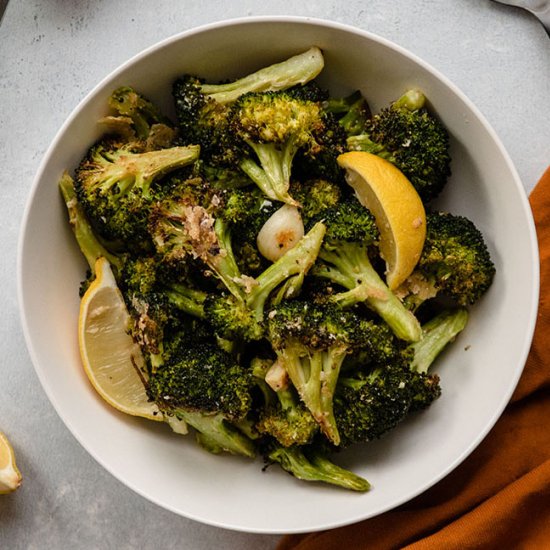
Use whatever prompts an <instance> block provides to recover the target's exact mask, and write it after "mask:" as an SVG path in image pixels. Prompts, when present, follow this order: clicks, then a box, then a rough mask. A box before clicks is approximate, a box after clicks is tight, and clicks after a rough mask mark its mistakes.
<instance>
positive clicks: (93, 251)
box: [59, 172, 122, 276]
mask: <svg viewBox="0 0 550 550" xmlns="http://www.w3.org/2000/svg"><path fill="white" fill-rule="evenodd" d="M59 189H60V191H61V195H62V196H63V199H64V201H65V205H66V207H67V211H68V213H69V223H70V225H71V228H72V230H73V232H74V235H75V238H76V241H77V243H78V246H79V248H80V250H81V252H82V254H83V255H84V257H85V258H86V261H87V262H88V265H89V266H90V270H91V272H92V275H94V276H95V264H96V260H97V259H98V258H100V257H104V258H106V259H107V260H108V262H109V263H110V264H111V265H112V266H113V267H114V268H115V269H116V270H120V269H121V268H122V261H121V259H120V258H119V257H118V256H115V255H114V254H111V253H110V252H109V251H108V250H107V249H106V248H105V247H104V246H103V245H102V244H101V242H100V241H99V240H98V238H97V236H96V235H95V233H94V231H93V229H92V226H91V225H90V222H89V221H88V219H87V218H86V215H85V214H84V211H83V209H82V207H81V206H80V204H79V203H78V199H77V197H76V193H75V189H74V181H73V179H72V178H71V176H70V175H69V174H68V173H67V172H65V173H64V174H63V175H62V177H61V179H60V180H59Z"/></svg>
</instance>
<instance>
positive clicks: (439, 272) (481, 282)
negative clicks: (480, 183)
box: [397, 212, 496, 310]
mask: <svg viewBox="0 0 550 550" xmlns="http://www.w3.org/2000/svg"><path fill="white" fill-rule="evenodd" d="M495 271H496V270H495V266H494V264H493V261H492V259H491V255H490V252H489V250H488V248H487V245H486V244H485V241H484V239H483V235H482V233H481V232H480V231H479V229H478V228H477V227H476V226H475V225H474V223H473V222H472V221H470V220H469V219H467V218H465V217H464V216H457V215H453V214H449V213H444V212H429V213H428V214H427V217H426V240H425V243H424V249H423V250H422V254H421V256H420V260H419V261H418V264H417V266H416V268H415V270H414V272H413V273H412V275H411V276H410V277H409V279H408V280H407V281H405V283H404V284H403V286H402V288H399V289H398V290H397V292H398V293H399V294H401V295H402V296H403V300H404V302H405V303H406V304H407V305H408V307H410V308H411V309H412V310H415V309H418V307H420V305H422V303H424V302H425V301H426V300H427V299H429V298H433V297H435V296H437V295H445V296H447V297H449V298H451V299H452V300H453V301H454V302H455V303H456V304H458V305H460V306H469V305H473V304H475V303H476V302H477V301H478V300H479V299H480V298H481V297H482V296H483V295H484V294H485V292H487V290H488V289H489V287H490V286H491V284H492V282H493V278H494V275H495Z"/></svg>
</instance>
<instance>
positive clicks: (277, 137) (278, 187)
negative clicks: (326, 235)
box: [229, 90, 341, 205]
mask: <svg viewBox="0 0 550 550" xmlns="http://www.w3.org/2000/svg"><path fill="white" fill-rule="evenodd" d="M229 116H230V130H231V133H232V135H233V136H234V137H235V139H236V140H237V142H239V143H242V144H246V146H248V148H249V150H250V153H249V154H246V151H247V149H246V148H244V150H245V158H244V159H243V160H242V161H241V162H240V163H239V166H240V167H241V169H242V170H243V171H244V172H246V174H247V175H248V176H249V177H250V179H251V180H252V181H254V183H256V185H258V187H259V188H260V189H261V190H262V191H263V192H264V194H265V195H266V196H267V197H269V198H270V199H272V200H277V201H281V202H285V203H288V204H293V205H297V204H298V203H297V201H296V200H294V199H293V198H292V197H291V196H290V194H289V192H288V190H289V186H290V177H291V173H292V163H293V160H294V157H295V156H296V154H297V153H298V151H299V150H300V149H304V150H305V152H306V155H309V156H313V157H315V156H316V155H317V154H318V152H319V151H320V150H322V148H323V146H322V144H320V143H319V140H320V137H321V136H322V135H323V134H325V132H326V129H327V124H326V121H325V118H326V117H325V116H324V111H323V107H322V104H321V102H317V101H310V100H305V99H303V97H301V96H300V95H299V94H294V93H292V90H285V91H277V92H261V93H249V94H246V95H244V96H241V97H240V98H239V99H238V100H237V101H236V102H235V104H234V105H233V106H232V107H231V113H230V115H229ZM340 152H341V151H340ZM336 156H337V155H335V156H334V159H336Z"/></svg>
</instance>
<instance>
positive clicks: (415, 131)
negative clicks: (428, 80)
mask: <svg viewBox="0 0 550 550" xmlns="http://www.w3.org/2000/svg"><path fill="white" fill-rule="evenodd" d="M425 103H426V97H425V96H424V94H423V93H421V92H419V91H418V90H409V91H407V92H406V93H405V94H403V95H402V96H401V97H400V98H399V99H398V100H397V101H394V102H393V103H392V104H391V105H390V106H389V107H386V108H384V109H382V110H381V111H380V112H379V113H378V114H376V115H374V116H373V117H372V118H371V119H369V120H368V122H367V124H366V125H365V129H364V131H363V132H361V133H359V134H357V135H353V136H350V137H349V138H348V140H347V142H348V148H349V149H351V150H356V151H368V152H369V153H375V154H377V155H379V156H381V157H383V158H385V159H387V160H389V161H390V162H392V163H393V164H395V165H396V166H397V168H399V169H400V170H401V171H402V172H403V174H405V176H406V177H407V178H408V179H409V180H410V182H411V183H412V185H413V186H414V187H415V189H416V190H417V192H418V194H419V195H420V197H421V198H422V200H423V201H424V202H428V201H430V200H431V199H433V198H435V197H436V196H437V195H439V193H440V192H441V190H442V189H443V187H444V186H445V184H446V183H447V180H448V178H449V176H450V174H451V168H450V165H451V157H450V154H449V134H448V132H447V130H446V128H445V127H444V126H443V124H442V123H441V122H440V121H439V120H438V119H437V118H436V117H435V116H434V115H432V114H431V113H430V112H429V111H428V110H427V109H426V108H425Z"/></svg>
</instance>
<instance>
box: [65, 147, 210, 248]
mask: <svg viewBox="0 0 550 550" xmlns="http://www.w3.org/2000/svg"><path fill="white" fill-rule="evenodd" d="M198 155H199V148H198V147H172V148H169V149H160V150H156V151H148V152H145V153H137V152H134V150H133V149H132V145H131V144H125V143H123V142H120V141H117V140H102V141H100V142H99V143H96V144H95V145H94V146H93V147H92V148H91V149H90V150H89V152H88V154H87V155H86V157H85V158H84V159H83V160H82V162H81V163H80V165H79V166H78V167H77V169H76V172H75V189H76V194H77V197H78V200H79V202H80V204H81V205H82V208H83V209H84V211H85V212H86V214H87V216H88V218H89V219H90V221H91V222H92V224H93V225H94V227H96V229H97V231H98V232H99V234H100V235H101V236H102V237H104V238H106V239H108V240H111V241H116V240H121V241H123V242H125V243H126V244H127V245H128V246H129V245H135V246H136V248H141V247H142V245H143V241H147V240H148V239H147V223H148V214H149V210H150V207H151V204H152V203H153V201H154V199H155V189H154V188H153V183H154V182H155V181H157V180H158V179H160V178H161V177H162V176H164V175H166V174H168V173H169V172H171V171H174V170H177V169H178V168H181V167H184V166H188V165H190V164H192V163H193V162H195V160H197V158H198Z"/></svg>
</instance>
